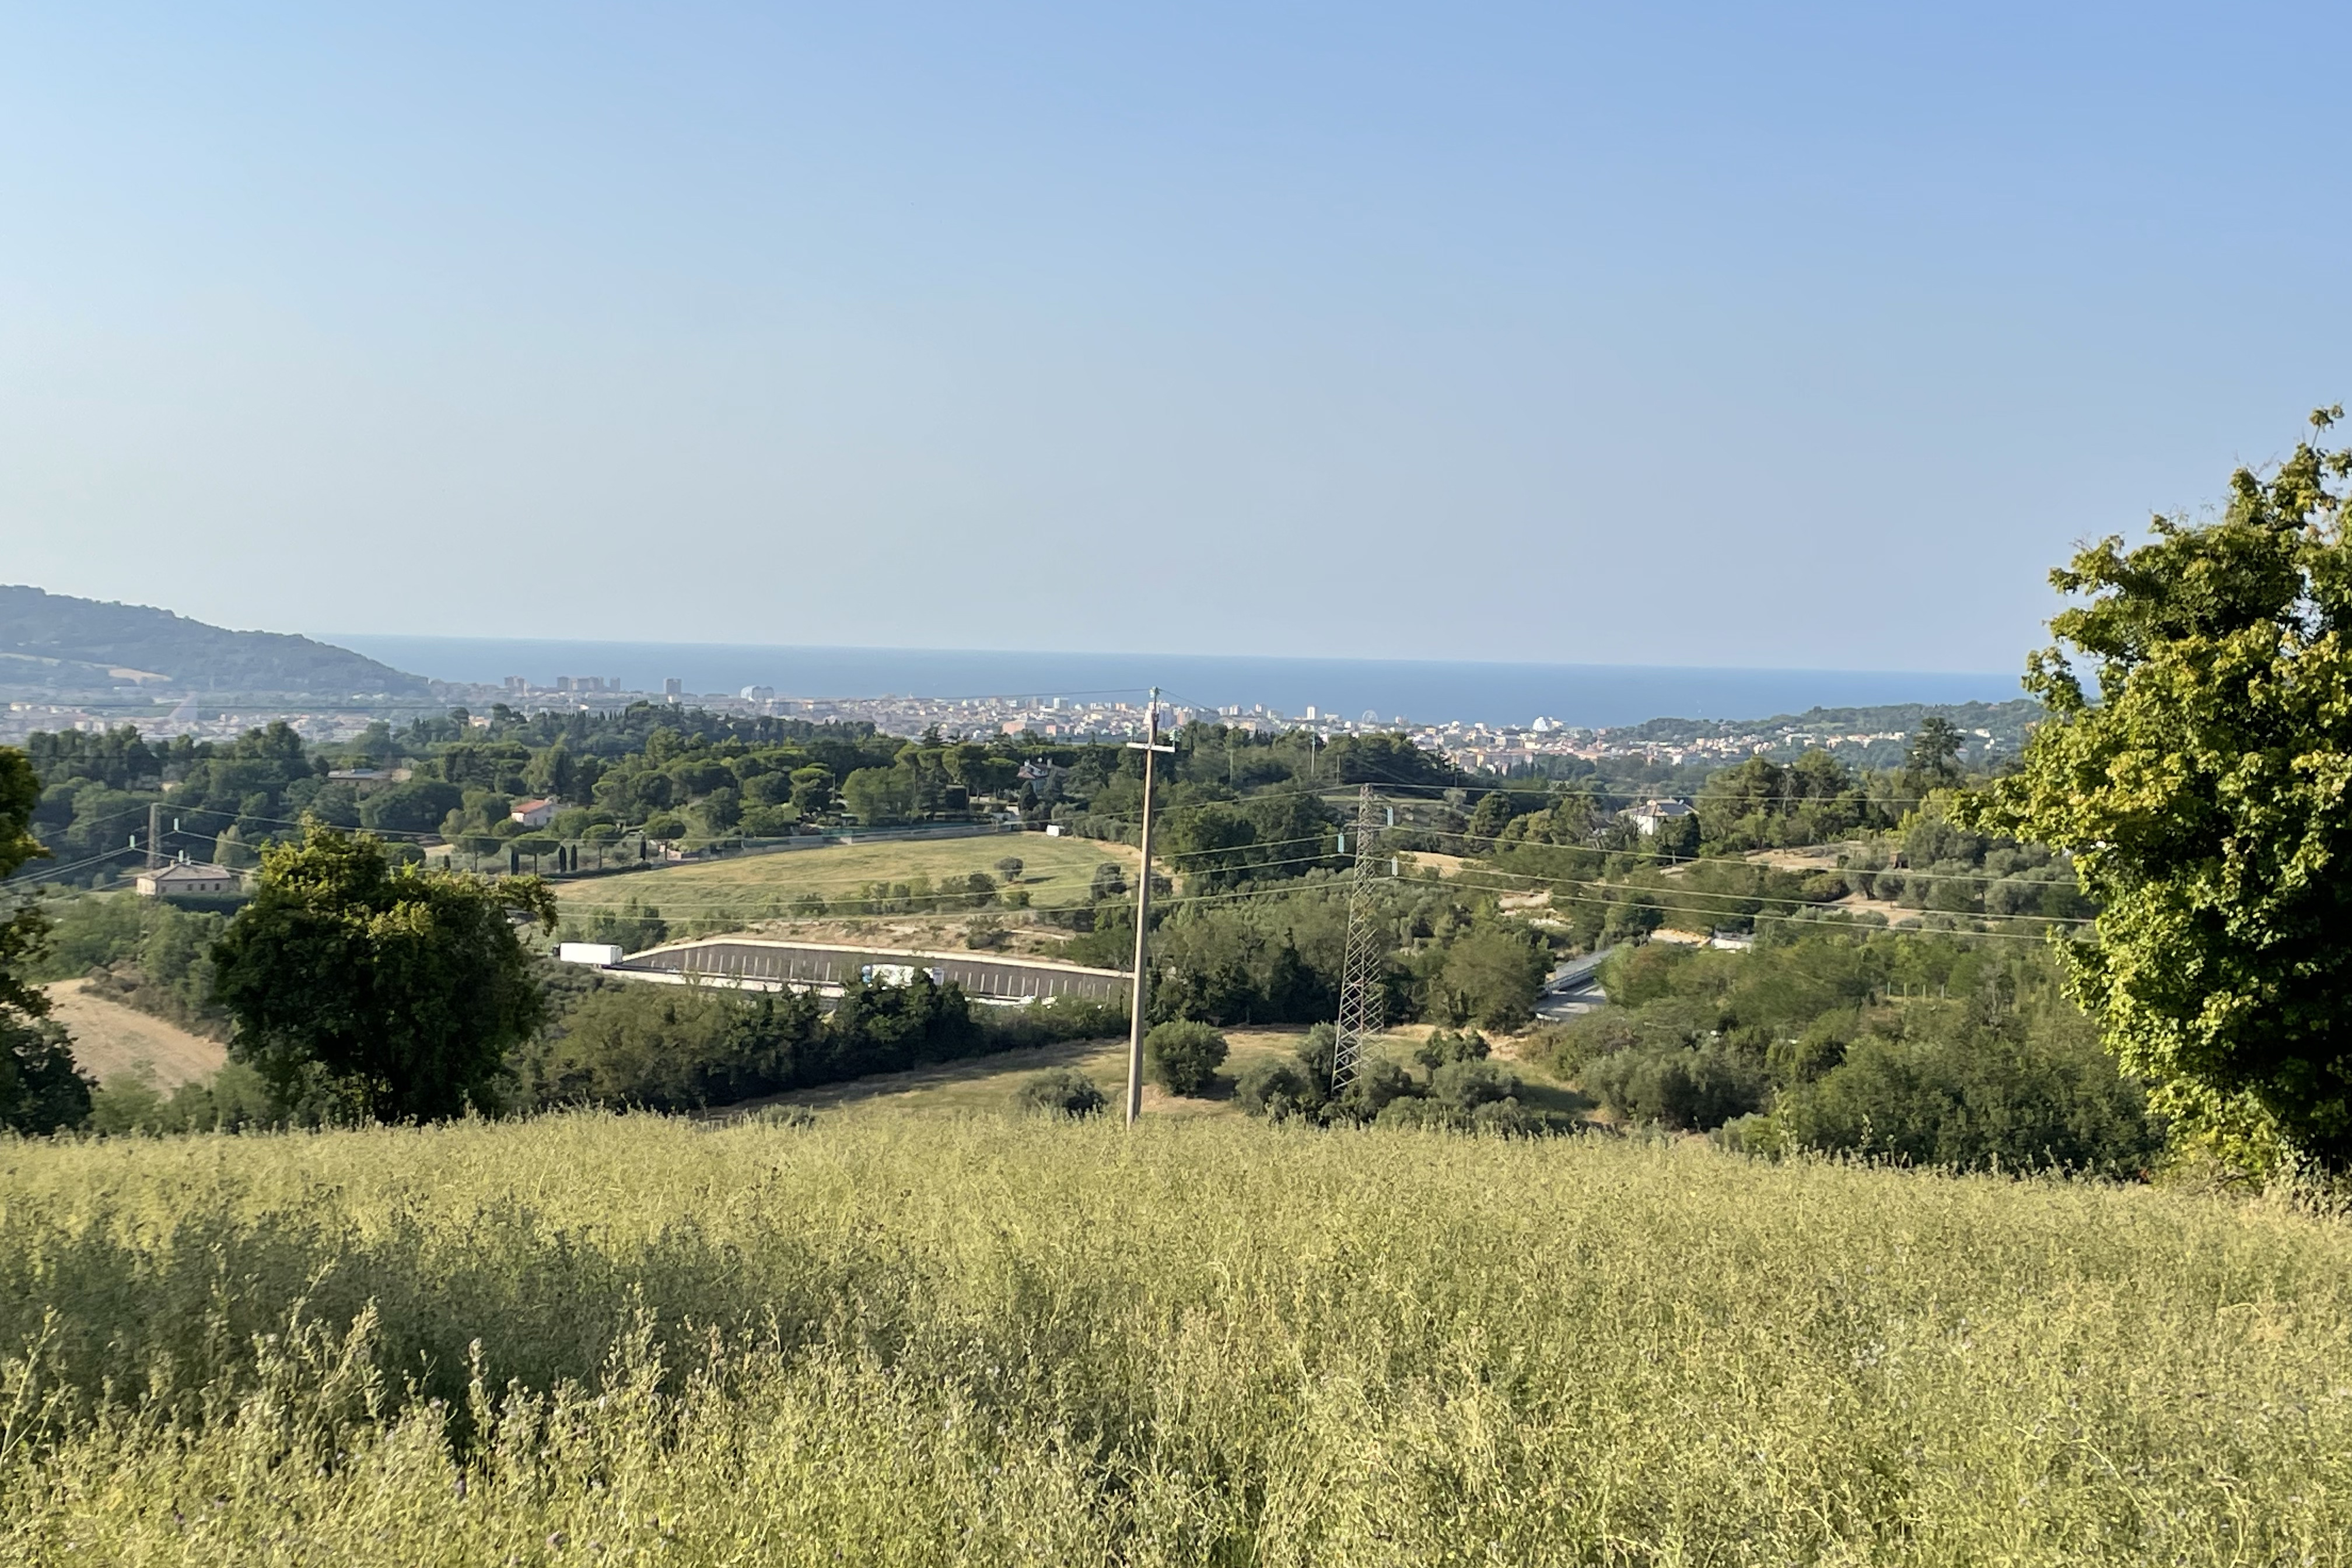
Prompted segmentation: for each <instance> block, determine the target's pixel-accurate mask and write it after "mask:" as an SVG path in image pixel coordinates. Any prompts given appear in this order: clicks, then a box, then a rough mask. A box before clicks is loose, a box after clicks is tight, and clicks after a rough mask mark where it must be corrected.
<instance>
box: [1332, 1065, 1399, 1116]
mask: <svg viewBox="0 0 2352 1568" xmlns="http://www.w3.org/2000/svg"><path fill="white" fill-rule="evenodd" d="M1420 1092H1421V1091H1420V1089H1419V1088H1418V1086H1416V1085H1415V1084H1414V1083H1413V1081H1412V1076H1411V1075H1410V1074H1408V1073H1407V1072H1406V1071H1405V1070H1404V1068H1401V1067H1399V1066H1397V1064H1396V1063H1394V1062H1392V1061H1391V1060H1389V1059H1388V1058H1386V1057H1373V1058H1370V1060H1367V1061H1363V1062H1360V1063H1359V1064H1357V1068H1356V1076H1355V1077H1354V1078H1352V1079H1349V1082H1348V1087H1347V1088H1346V1089H1343V1090H1341V1091H1340V1093H1339V1095H1338V1096H1337V1097H1336V1098H1334V1099H1333V1100H1330V1101H1329V1102H1328V1103H1327V1104H1326V1105H1325V1106H1324V1108H1323V1116H1324V1120H1326V1121H1355V1122H1365V1121H1373V1120H1375V1119H1376V1118H1378V1117H1379V1115H1380V1114H1381V1111H1383V1110H1387V1109H1388V1108H1389V1107H1390V1106H1391V1105H1393V1104H1395V1103H1396V1102H1397V1101H1398V1100H1410V1099H1414V1098H1417V1097H1418V1096H1419V1094H1420Z"/></svg>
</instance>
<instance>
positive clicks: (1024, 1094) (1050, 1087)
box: [1013, 1068, 1110, 1116]
mask: <svg viewBox="0 0 2352 1568" xmlns="http://www.w3.org/2000/svg"><path fill="white" fill-rule="evenodd" d="M1109 1103H1110V1101H1109V1100H1107V1099H1105V1098H1104V1096H1103V1091H1102V1090H1101V1089H1099V1088H1097V1086H1096V1084H1095V1080H1094V1079H1090V1078H1088V1077H1087V1075H1086V1074H1084V1073H1082V1072H1080V1071H1078V1070H1077V1069H1076V1068H1047V1069H1046V1070H1045V1071H1044V1072H1039V1073H1032V1074H1030V1075H1029V1076H1028V1077H1027V1078H1025V1079H1022V1080H1021V1083H1020V1087H1018V1088H1016V1089H1014V1090H1013V1110H1018V1111H1022V1112H1024V1113H1026V1114H1030V1115H1041V1116H1092V1115H1094V1114H1095V1113H1096V1112H1097V1111H1098V1110H1101V1109H1102V1108H1103V1107H1104V1106H1106V1105H1108V1104H1109Z"/></svg>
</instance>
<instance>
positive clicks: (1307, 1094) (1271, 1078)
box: [1234, 1057, 1324, 1121]
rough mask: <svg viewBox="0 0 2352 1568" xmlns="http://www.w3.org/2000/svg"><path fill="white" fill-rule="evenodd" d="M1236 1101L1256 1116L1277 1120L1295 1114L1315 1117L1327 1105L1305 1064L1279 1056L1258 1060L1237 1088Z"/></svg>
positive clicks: (1309, 1117) (1244, 1074)
mask: <svg viewBox="0 0 2352 1568" xmlns="http://www.w3.org/2000/svg"><path fill="white" fill-rule="evenodd" d="M1323 1101H1324V1096H1323V1091H1322V1090H1321V1089H1318V1088H1317V1087H1316V1083H1315V1079H1314V1075H1313V1074H1311V1073H1310V1072H1308V1071H1307V1068H1306V1066H1305V1064H1303V1063H1301V1062H1298V1061H1295V1060H1293V1061H1285V1060H1283V1059H1282V1058H1278V1057H1277V1058H1274V1059H1272V1060H1270V1061H1262V1062H1254V1063H1252V1064H1251V1065H1250V1067H1249V1068H1248V1070H1247V1071H1245V1072H1244V1073H1243V1074H1242V1079H1241V1083H1240V1084H1239V1085H1238V1086H1237V1087H1236V1088H1235V1089H1234V1102H1235V1103H1236V1104H1238V1105H1240V1107H1241V1108H1242V1109H1243V1110H1245V1111H1247V1112H1249V1114H1251V1115H1252V1116H1263V1117H1265V1118H1266V1119H1267V1120H1269V1121H1289V1120H1290V1119H1291V1118H1293V1117H1304V1118H1307V1119H1309V1120H1312V1119H1313V1118H1315V1117H1316V1116H1318V1114H1319V1113H1320V1112H1321V1111H1322V1109H1323Z"/></svg>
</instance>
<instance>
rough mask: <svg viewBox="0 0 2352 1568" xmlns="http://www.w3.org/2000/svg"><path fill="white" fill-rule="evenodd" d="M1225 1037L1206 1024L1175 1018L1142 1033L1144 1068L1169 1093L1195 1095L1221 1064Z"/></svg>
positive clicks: (1214, 1078) (1212, 1080) (1205, 1086)
mask: <svg viewBox="0 0 2352 1568" xmlns="http://www.w3.org/2000/svg"><path fill="white" fill-rule="evenodd" d="M1225 1054H1226V1046H1225V1037H1224V1036H1223V1035H1221V1034H1219V1033H1218V1032H1217V1031H1216V1030H1215V1029H1213V1028H1211V1027H1210V1026H1208V1025H1206V1024H1195V1023H1192V1022H1189V1021H1187V1020H1183V1019H1179V1020H1176V1021H1175V1022H1172V1023H1167V1024H1161V1025H1160V1026H1157V1027H1155V1028H1154V1029H1153V1030H1152V1031H1151V1032H1150V1034H1148V1035H1146V1036H1144V1037H1143V1065H1144V1070H1145V1071H1147V1072H1149V1073H1150V1075H1151V1081H1152V1082H1154V1083H1156V1084H1158V1085H1159V1086H1160V1088H1162V1089H1166V1090H1167V1091H1168V1092H1169V1093H1171V1094H1182V1095H1198V1094H1200V1093H1201V1092H1202V1090H1204V1089H1207V1088H1208V1087H1209V1085H1210V1084H1212V1083H1213V1082H1215V1081H1216V1077H1217V1068H1220V1067H1222V1066H1223V1065H1224V1060H1225Z"/></svg>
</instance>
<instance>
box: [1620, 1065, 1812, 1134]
mask: <svg viewBox="0 0 2352 1568" xmlns="http://www.w3.org/2000/svg"><path fill="white" fill-rule="evenodd" d="M1584 1082H1585V1087H1586V1088H1588V1089H1591V1090H1592V1092H1593V1093H1595V1094H1597V1095H1599V1096H1600V1097H1601V1101H1602V1103H1604V1104H1606V1105H1607V1106H1608V1107H1609V1109H1610V1110H1613V1111H1615V1112H1616V1113H1617V1114H1618V1115H1619V1116H1621V1117H1623V1118H1624V1119H1625V1120H1627V1121H1656V1122H1660V1123H1663V1124H1664V1125H1665V1126H1668V1127H1675V1128H1683V1129H1686V1130H1689V1131H1706V1129H1708V1128H1710V1127H1717V1126H1720V1125H1721V1124H1722V1123H1724V1122H1726V1121H1730V1120H1731V1119H1732V1118H1733V1117H1735V1116H1745V1115H1747V1114H1748V1112H1749V1111H1752V1110H1762V1109H1763V1106H1764V1101H1765V1099H1766V1096H1767V1094H1768V1093H1769V1087H1768V1085H1767V1084H1766V1082H1765V1079H1764V1074H1763V1071H1762V1070H1761V1069H1760V1068H1758V1067H1757V1066H1756V1065H1755V1064H1754V1063H1753V1062H1751V1061H1749V1060H1748V1059H1747V1058H1744V1057H1741V1056H1739V1055H1738V1054H1737V1053H1735V1052H1732V1051H1728V1050H1726V1049H1724V1048H1723V1047H1720V1046H1715V1045H1708V1046H1701V1047H1696V1048H1693V1047H1684V1046H1675V1045H1653V1046H1643V1047H1639V1048H1637V1049H1634V1050H1629V1051H1620V1052H1618V1053H1616V1054H1615V1055H1613V1056H1609V1057H1604V1058H1601V1060H1600V1061H1599V1062H1597V1063H1595V1064H1594V1065H1593V1066H1592V1067H1591V1068H1590V1069H1589V1070H1587V1072H1586V1073H1585V1075H1584Z"/></svg>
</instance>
